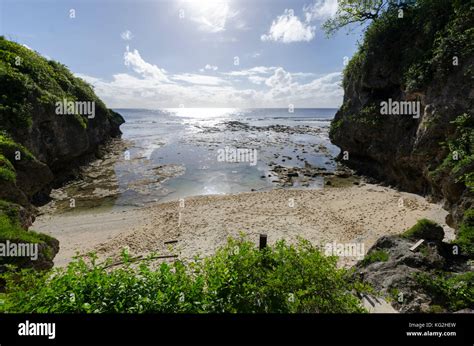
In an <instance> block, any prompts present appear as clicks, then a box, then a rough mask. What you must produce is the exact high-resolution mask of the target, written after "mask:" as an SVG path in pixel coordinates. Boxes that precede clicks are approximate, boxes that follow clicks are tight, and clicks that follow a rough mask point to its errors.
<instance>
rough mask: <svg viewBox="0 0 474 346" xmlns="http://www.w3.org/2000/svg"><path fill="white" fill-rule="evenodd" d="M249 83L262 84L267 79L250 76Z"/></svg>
mask: <svg viewBox="0 0 474 346" xmlns="http://www.w3.org/2000/svg"><path fill="white" fill-rule="evenodd" d="M248 78H249V81H250V82H252V83H253V84H259V85H260V84H262V83H263V82H265V81H266V80H267V79H266V78H265V77H260V76H249V77H248Z"/></svg>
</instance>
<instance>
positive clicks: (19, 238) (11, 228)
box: [0, 214, 49, 243]
mask: <svg viewBox="0 0 474 346" xmlns="http://www.w3.org/2000/svg"><path fill="white" fill-rule="evenodd" d="M48 238H49V236H47V235H46V234H41V233H36V232H34V231H25V230H24V229H23V228H22V227H21V226H20V225H19V224H18V223H17V222H16V220H12V219H11V218H10V217H8V215H5V214H0V242H4V241H5V240H10V241H16V242H27V243H41V242H44V241H46V240H48Z"/></svg>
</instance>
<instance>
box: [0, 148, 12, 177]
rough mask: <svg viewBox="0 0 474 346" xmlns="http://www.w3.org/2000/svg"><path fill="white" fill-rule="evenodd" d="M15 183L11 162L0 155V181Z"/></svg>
mask: <svg viewBox="0 0 474 346" xmlns="http://www.w3.org/2000/svg"><path fill="white" fill-rule="evenodd" d="M2 180H4V181H9V182H15V181H16V172H15V168H14V167H13V165H12V164H11V162H10V161H9V160H8V159H7V158H6V157H5V156H3V155H2V154H0V181H2Z"/></svg>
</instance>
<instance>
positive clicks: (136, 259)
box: [104, 255, 178, 269]
mask: <svg viewBox="0 0 474 346" xmlns="http://www.w3.org/2000/svg"><path fill="white" fill-rule="evenodd" d="M176 257H178V255H160V256H151V257H143V256H142V255H140V256H137V257H133V258H130V260H129V261H130V262H131V263H133V262H139V261H144V260H154V259H162V258H176ZM121 264H125V262H124V261H119V262H115V263H111V264H109V265H107V266H105V267H104V269H108V268H111V267H115V266H118V265H121Z"/></svg>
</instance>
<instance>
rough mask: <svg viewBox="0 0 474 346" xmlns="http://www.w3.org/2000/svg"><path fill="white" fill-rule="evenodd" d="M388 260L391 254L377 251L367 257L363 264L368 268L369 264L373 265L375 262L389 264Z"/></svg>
mask: <svg viewBox="0 0 474 346" xmlns="http://www.w3.org/2000/svg"><path fill="white" fill-rule="evenodd" d="M388 258H389V254H388V253H387V252H386V251H383V250H376V251H372V252H370V253H368V254H367V255H365V257H364V259H363V260H362V262H361V263H362V265H363V266H368V265H369V264H372V263H375V262H387V261H388Z"/></svg>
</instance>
